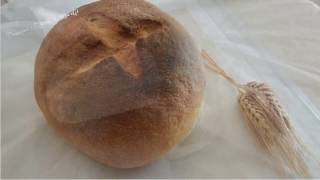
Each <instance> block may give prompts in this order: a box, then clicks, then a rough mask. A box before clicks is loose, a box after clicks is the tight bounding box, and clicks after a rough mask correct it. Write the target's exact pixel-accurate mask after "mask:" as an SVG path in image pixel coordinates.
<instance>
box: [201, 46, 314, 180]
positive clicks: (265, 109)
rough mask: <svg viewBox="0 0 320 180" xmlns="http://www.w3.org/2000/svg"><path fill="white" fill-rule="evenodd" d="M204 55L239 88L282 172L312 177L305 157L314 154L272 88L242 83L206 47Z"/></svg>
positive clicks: (254, 127) (254, 126) (246, 114)
mask: <svg viewBox="0 0 320 180" xmlns="http://www.w3.org/2000/svg"><path fill="white" fill-rule="evenodd" d="M201 55H202V57H203V58H204V59H205V60H206V61H205V62H207V64H206V67H207V68H209V69H210V70H211V71H213V72H215V73H217V74H219V75H221V76H222V77H224V78H225V79H226V80H227V81H229V82H230V83H231V84H232V85H233V86H234V87H236V88H237V90H238V91H239V93H240V96H239V104H240V107H241V112H242V113H243V115H244V119H246V121H247V123H248V125H249V127H250V129H251V130H252V131H253V132H254V133H255V135H256V139H257V140H258V141H259V142H260V144H261V145H262V146H263V147H264V148H265V149H266V150H267V152H268V153H269V154H270V155H271V156H272V157H273V160H274V161H275V163H276V165H277V166H278V168H279V169H278V170H279V173H280V174H281V175H282V176H286V177H288V176H289V175H290V174H292V173H293V174H294V175H296V176H300V177H310V175H309V172H308V167H307V165H306V163H305V161H304V157H303V156H304V154H305V153H306V154H310V155H312V153H311V152H310V151H309V150H308V149H307V148H306V147H305V146H304V145H303V144H302V143H301V142H300V141H299V139H298V138H297V137H296V135H295V132H294V129H293V127H292V126H291V124H290V121H289V118H288V115H287V113H286V112H285V111H284V110H283V108H282V107H281V105H280V103H279V101H278V100H277V98H276V96H275V95H274V93H273V92H272V90H271V89H270V88H269V87H268V86H266V85H265V84H263V83H257V82H250V83H247V84H245V85H241V84H239V83H238V82H236V81H235V80H234V79H233V78H232V77H231V76H229V75H228V74H227V73H226V72H225V71H224V70H223V69H222V68H221V67H220V66H219V65H218V64H217V63H216V62H215V61H214V60H213V59H212V58H211V57H210V56H209V54H208V53H207V52H206V51H204V50H202V52H201ZM314 157H315V156H314ZM288 171H289V172H288Z"/></svg>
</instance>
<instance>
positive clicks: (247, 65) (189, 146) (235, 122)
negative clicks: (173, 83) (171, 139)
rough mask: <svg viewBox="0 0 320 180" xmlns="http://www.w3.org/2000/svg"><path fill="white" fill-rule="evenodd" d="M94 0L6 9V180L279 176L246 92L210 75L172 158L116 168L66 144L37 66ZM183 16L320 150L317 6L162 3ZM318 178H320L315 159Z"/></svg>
mask: <svg viewBox="0 0 320 180" xmlns="http://www.w3.org/2000/svg"><path fill="white" fill-rule="evenodd" d="M90 2H93V1H86V0H82V1H65V2H61V1H49V0H46V1H40V0H20V1H15V0H12V1H10V0H9V2H8V3H7V4H5V5H3V6H2V7H1V20H2V22H1V23H2V24H1V63H2V65H1V71H2V73H1V78H2V79H1V150H2V151H1V156H2V165H1V168H2V177H3V178H214V177H221V178H227V177H240V178H248V177H260V178H261V177H277V172H276V170H275V168H274V166H273V164H272V162H270V159H269V158H268V156H267V155H266V153H265V152H264V151H263V149H262V148H261V147H260V146H259V145H258V144H257V142H256V141H255V138H254V136H253V135H252V134H251V132H250V129H248V127H247V126H246V124H245V123H244V120H243V117H242V116H241V114H240V112H239V107H238V104H237V92H236V91H235V89H234V88H233V87H232V86H230V85H229V84H228V83H227V82H226V81H224V80H223V79H222V78H221V77H219V76H217V75H215V74H213V73H211V72H210V71H209V70H206V71H205V75H206V89H205V98H204V103H203V106H202V112H201V115H200V117H199V121H198V122H197V124H196V126H195V127H194V129H193V130H192V132H191V134H190V135H189V136H188V137H187V138H186V139H185V140H184V141H183V142H182V143H180V144H178V145H177V146H176V147H175V148H174V149H172V150H171V151H170V152H169V153H168V154H166V155H165V156H163V157H162V158H161V159H159V160H157V161H155V162H153V163H151V164H148V165H147V166H144V167H141V168H134V169H115V168H110V167H108V166H105V165H103V164H101V163H98V162H96V161H94V160H92V159H90V158H88V157H87V156H86V155H84V154H83V153H81V152H80V151H78V150H77V149H76V148H74V147H73V146H72V145H69V144H68V143H66V142H65V141H64V140H63V139H62V138H61V137H60V136H58V135H57V134H56V133H55V132H54V130H53V129H51V128H50V126H48V124H47V123H46V121H45V120H44V117H43V115H42V113H41V111H40V110H39V108H38V106H37V103H36V101H35V98H34V91H33V85H34V82H33V80H34V77H33V76H34V64H35V57H36V54H37V52H38V49H39V47H40V44H41V42H42V40H43V39H44V37H45V36H46V34H47V32H48V31H49V30H50V29H51V28H52V27H53V25H55V24H56V23H57V22H58V21H59V20H60V19H62V18H63V17H65V16H66V14H67V13H69V12H71V11H73V10H74V9H75V8H77V7H79V6H81V5H84V4H87V3H90ZM150 2H152V3H153V4H155V5H157V6H158V7H160V8H161V9H162V10H164V11H165V12H167V13H168V14H170V15H171V16H173V17H175V18H176V19H177V20H178V21H179V22H180V23H181V24H182V25H183V26H184V27H185V28H186V30H187V31H189V32H190V34H191V35H192V37H193V38H194V39H195V40H196V42H197V44H198V46H199V48H202V49H205V50H206V51H207V52H209V53H210V55H213V56H214V59H215V60H216V61H217V63H218V64H220V65H221V66H222V67H223V68H224V69H225V70H226V71H227V72H229V73H230V74H231V75H232V76H233V77H234V78H235V79H236V80H237V81H239V82H243V83H245V82H249V81H260V82H265V83H267V84H268V85H269V86H271V87H272V89H273V90H274V91H275V92H276V94H277V96H278V97H279V99H280V101H281V104H282V105H283V106H284V108H285V109H286V110H287V112H288V114H289V115H290V117H291V119H292V123H293V125H294V127H295V129H296V130H297V133H298V136H299V137H300V138H301V139H302V140H303V142H304V143H305V144H306V145H307V146H308V147H309V149H310V150H311V151H313V152H315V154H318V155H319V152H320V112H319V107H320V70H319V69H320V61H319V60H318V58H319V56H320V46H319V45H320V39H319V37H320V13H319V5H318V4H317V3H318V2H317V1H308V0H304V1H298V0H288V1H276V0H273V1H253V0H246V1H210V0H201V1H196V0H187V1H184V0H174V1H172V0H152V1H150ZM308 165H309V168H310V171H311V173H312V176H313V177H320V174H319V171H317V170H318V168H319V166H317V165H316V164H314V162H313V161H310V163H309V164H308Z"/></svg>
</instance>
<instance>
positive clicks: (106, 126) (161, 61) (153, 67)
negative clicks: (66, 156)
mask: <svg viewBox="0 0 320 180" xmlns="http://www.w3.org/2000/svg"><path fill="white" fill-rule="evenodd" d="M203 88H204V77H203V74H202V66H201V62H200V60H199V59H198V51H197V49H196V47H195V46H194V45H193V42H192V40H191V38H190V37H189V35H188V34H187V33H186V32H185V30H184V29H183V28H182V27H181V26H180V25H179V24H178V23H177V22H175V21H174V19H172V18H171V17H169V16H168V15H166V14H165V13H163V12H161V11H160V10H159V9H157V8H156V7H154V6H153V5H151V4H149V3H146V2H144V1H142V0H135V1H131V0H104V1H98V2H95V3H92V4H89V5H86V6H82V7H80V8H79V13H78V15H77V16H70V17H68V18H66V19H63V20H62V21H60V22H59V23H58V24H57V25H56V26H55V27H54V28H53V29H52V30H51V31H50V32H49V33H48V35H47V37H46V38H45V40H44V41H43V43H42V45H41V48H40V50H39V52H38V55H37V59H36V67H35V95H36V99H37V102H38V104H39V106H40V108H41V110H42V111H43V113H44V115H45V117H46V119H47V120H48V122H49V123H50V124H51V125H52V126H53V127H54V128H55V129H57V130H58V131H59V132H60V133H61V134H62V135H63V136H64V137H66V138H67V139H68V140H69V141H70V142H72V143H73V144H75V145H76V146H77V147H78V148H79V149H80V150H82V151H83V152H85V153H86V154H88V155H89V156H91V157H93V158H94V159H96V160H98V161H100V162H103V163H105V164H108V165H111V166H115V167H122V168H129V167H137V166H142V165H144V164H146V163H148V162H150V161H152V160H154V159H157V158H159V157H160V156H161V155H162V154H164V153H165V152H167V151H168V150H169V149H171V148H172V147H173V146H174V145H175V144H177V143H178V142H179V141H180V140H181V139H182V138H183V137H184V136H185V135H186V134H187V133H188V132H189V131H190V129H191V128H192V126H193V124H194V122H195V120H196V116H197V113H198V110H199V107H200V104H201V101H202V95H203Z"/></svg>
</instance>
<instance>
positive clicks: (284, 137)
mask: <svg viewBox="0 0 320 180" xmlns="http://www.w3.org/2000/svg"><path fill="white" fill-rule="evenodd" d="M243 89H244V91H242V92H241V93H240V97H239V104H240V107H241V111H242V112H243V115H244V116H245V119H246V120H247V123H248V125H249V127H250V128H251V129H252V130H253V131H254V133H255V135H256V137H257V139H258V141H259V142H260V143H261V144H262V146H264V147H265V148H266V150H267V151H268V152H269V153H270V154H271V155H272V157H273V158H274V160H276V161H277V163H279V164H280V167H284V168H283V169H282V170H281V172H282V174H288V173H286V172H285V170H284V169H285V168H286V169H289V170H291V171H293V173H295V174H296V175H298V176H300V177H309V176H310V175H309V172H308V168H307V165H306V163H305V161H304V158H303V147H301V146H300V142H299V141H298V139H297V138H296V136H295V132H294V130H293V128H292V126H291V125H290V122H289V118H288V115H287V113H286V112H285V111H284V110H283V108H282V107H281V105H280V104H279V101H278V100H277V98H276V96H275V95H274V93H273V92H272V90H271V89H270V88H269V87H268V86H266V85H265V84H263V83H257V82H250V83H248V84H246V85H244V86H243Z"/></svg>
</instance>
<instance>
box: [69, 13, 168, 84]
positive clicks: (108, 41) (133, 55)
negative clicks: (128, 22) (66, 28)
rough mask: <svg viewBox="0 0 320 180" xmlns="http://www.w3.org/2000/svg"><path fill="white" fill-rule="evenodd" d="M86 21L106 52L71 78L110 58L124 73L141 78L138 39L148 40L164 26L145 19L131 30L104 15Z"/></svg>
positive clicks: (94, 16)
mask: <svg viewBox="0 0 320 180" xmlns="http://www.w3.org/2000/svg"><path fill="white" fill-rule="evenodd" d="M84 21H85V24H86V28H88V30H89V31H90V32H91V33H92V35H93V36H94V37H95V38H97V39H99V41H100V42H102V44H103V45H104V48H105V50H106V51H105V55H104V57H102V58H101V57H100V56H97V58H96V59H91V60H90V61H89V62H86V63H84V64H83V65H81V66H80V67H79V68H78V69H77V70H76V71H75V72H74V73H73V74H72V75H71V77H76V76H77V75H79V74H82V73H85V72H87V71H89V70H90V69H92V68H94V67H95V66H96V65H97V64H99V63H100V62H102V61H105V60H108V59H110V57H113V59H114V60H116V61H117V63H118V64H119V65H120V66H121V68H122V69H123V70H124V71H126V72H128V73H129V74H131V75H132V76H133V77H135V78H137V77H139V76H140V74H141V73H142V69H141V67H140V65H139V58H138V56H137V52H136V42H137V40H138V39H145V38H148V36H150V35H151V34H153V33H155V32H156V31H157V30H159V29H160V28H162V24H161V23H160V22H157V21H154V20H149V19H143V20H140V21H139V22H138V23H137V27H136V28H132V29H129V28H127V27H125V26H121V25H120V24H119V23H117V22H115V21H114V20H112V19H110V18H109V17H106V16H105V15H104V14H102V13H94V14H91V15H89V17H88V18H87V19H85V20H84Z"/></svg>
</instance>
